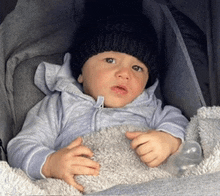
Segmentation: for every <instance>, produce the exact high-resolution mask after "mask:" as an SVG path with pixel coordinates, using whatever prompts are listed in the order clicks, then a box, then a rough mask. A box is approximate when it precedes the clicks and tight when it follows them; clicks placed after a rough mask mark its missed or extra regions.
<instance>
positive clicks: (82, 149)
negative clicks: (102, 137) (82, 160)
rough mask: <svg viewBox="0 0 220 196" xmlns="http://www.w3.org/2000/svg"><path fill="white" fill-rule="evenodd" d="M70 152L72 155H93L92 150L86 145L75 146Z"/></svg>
mask: <svg viewBox="0 0 220 196" xmlns="http://www.w3.org/2000/svg"><path fill="white" fill-rule="evenodd" d="M71 153H72V155H73V156H87V157H92V156H93V152H92V151H91V150H90V149H89V148H88V147H86V146H77V147H75V148H73V149H72V150H71Z"/></svg>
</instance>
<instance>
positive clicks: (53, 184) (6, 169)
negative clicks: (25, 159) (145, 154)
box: [0, 107, 220, 195]
mask: <svg viewBox="0 0 220 196" xmlns="http://www.w3.org/2000/svg"><path fill="white" fill-rule="evenodd" d="M136 130H140V129H139V128H137V127H132V126H121V127H113V128H108V129H103V130H100V131H98V132H96V133H93V134H90V135H86V136H84V144H85V145H87V146H88V147H89V148H91V149H92V150H93V152H94V157H93V159H94V160H96V161H98V162H99V163H100V164H101V169H100V175H99V176H97V177H94V176H77V177H76V180H77V181H78V182H79V183H80V184H82V185H83V186H84V188H85V192H84V194H87V193H92V192H97V191H101V190H104V189H107V188H110V187H112V186H114V185H118V184H135V183H141V182H148V181H150V180H153V179H155V178H169V177H174V176H173V174H170V173H169V172H168V171H166V168H167V165H166V163H165V164H163V165H161V166H160V167H157V168H148V167H147V166H146V165H144V164H143V163H142V162H141V161H140V160H139V158H138V157H137V155H136V154H135V153H134V151H133V150H131V149H130V141H129V140H127V139H126V138H125V135H124V133H125V132H126V131H136ZM142 130H143V129H142ZM186 140H195V141H197V142H199V143H200V144H201V147H202V150H203V155H204V159H203V161H202V162H201V163H200V164H199V165H197V166H195V167H193V168H191V169H188V170H186V171H185V173H184V174H183V175H182V176H181V177H185V176H189V175H202V174H206V173H213V172H217V171H220V142H219V141H220V107H210V108H206V107H203V108H200V109H199V110H198V113H197V115H196V116H194V117H193V118H192V119H191V121H190V123H189V126H188V128H187V136H186ZM12 194H15V195H19V194H20V195H33V194H35V195H82V193H80V192H79V191H77V190H76V189H74V188H73V187H71V186H70V185H68V184H66V183H65V182H63V181H62V180H58V179H43V180H38V181H31V180H30V179H29V178H28V177H27V176H26V175H25V173H24V172H23V171H21V170H20V169H14V168H11V167H10V166H9V165H8V164H7V163H6V162H3V161H2V162H0V195H12Z"/></svg>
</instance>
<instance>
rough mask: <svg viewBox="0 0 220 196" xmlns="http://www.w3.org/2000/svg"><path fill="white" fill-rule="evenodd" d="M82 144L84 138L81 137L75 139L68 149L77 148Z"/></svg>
mask: <svg viewBox="0 0 220 196" xmlns="http://www.w3.org/2000/svg"><path fill="white" fill-rule="evenodd" d="M81 144H82V138H81V137H78V138H77V139H75V140H74V141H72V142H71V143H70V144H69V145H68V146H67V148H68V149H72V148H75V147H77V146H80V145H81Z"/></svg>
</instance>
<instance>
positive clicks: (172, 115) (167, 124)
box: [151, 98, 188, 141]
mask: <svg viewBox="0 0 220 196" xmlns="http://www.w3.org/2000/svg"><path fill="white" fill-rule="evenodd" d="M154 105H155V112H154V115H153V117H152V120H151V128H153V129H156V130H158V131H164V132H167V133H169V134H171V135H172V136H174V137H176V138H180V139H181V140H182V141H184V137H185V130H186V127H187V125H188V120H187V119H186V117H184V116H183V115H182V113H181V111H180V110H179V109H178V108H176V107H173V106H170V105H167V106H164V107H162V101H161V100H159V99H156V98H155V99H154Z"/></svg>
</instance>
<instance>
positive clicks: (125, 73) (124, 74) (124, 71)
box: [116, 68, 131, 80]
mask: <svg viewBox="0 0 220 196" xmlns="http://www.w3.org/2000/svg"><path fill="white" fill-rule="evenodd" d="M116 76H117V77H119V78H122V79H127V80H128V79H130V77H131V76H130V71H129V69H128V68H121V69H120V70H118V71H117V73H116Z"/></svg>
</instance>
